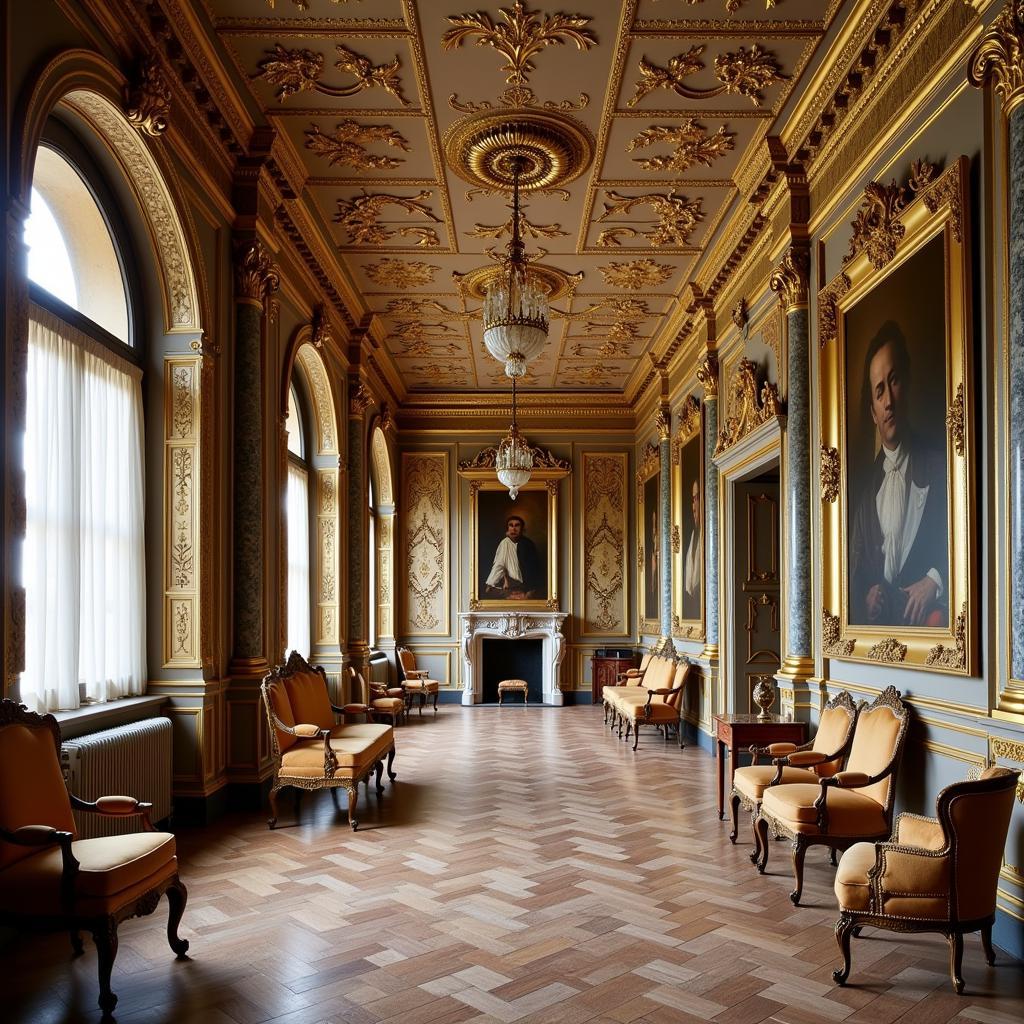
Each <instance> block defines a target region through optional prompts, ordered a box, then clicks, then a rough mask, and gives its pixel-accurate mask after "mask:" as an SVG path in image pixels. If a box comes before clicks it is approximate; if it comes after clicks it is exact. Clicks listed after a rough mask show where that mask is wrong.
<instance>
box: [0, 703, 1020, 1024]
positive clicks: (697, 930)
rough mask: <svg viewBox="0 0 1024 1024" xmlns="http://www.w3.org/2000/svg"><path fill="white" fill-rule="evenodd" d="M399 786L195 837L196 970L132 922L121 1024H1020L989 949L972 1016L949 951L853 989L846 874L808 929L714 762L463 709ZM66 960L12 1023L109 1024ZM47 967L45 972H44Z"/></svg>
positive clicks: (651, 742) (973, 947)
mask: <svg viewBox="0 0 1024 1024" xmlns="http://www.w3.org/2000/svg"><path fill="white" fill-rule="evenodd" d="M397 746H398V756H397V759H396V762H395V768H396V770H397V772H398V779H397V781H396V782H395V783H394V784H393V785H392V786H388V788H387V790H386V791H385V793H384V795H383V796H382V797H381V798H379V799H378V798H377V797H376V796H371V797H370V798H369V799H368V800H367V798H366V797H365V795H364V794H363V793H361V794H360V802H359V817H360V818H361V821H362V824H361V827H360V830H359V832H357V833H355V834H353V833H352V832H351V831H350V830H349V829H348V827H347V826H346V824H345V814H344V812H343V810H342V809H341V804H342V803H343V802H344V801H342V802H341V803H339V804H338V805H335V803H334V802H333V801H332V798H331V796H330V795H329V794H327V793H319V794H314V795H312V796H307V797H305V798H304V800H303V803H302V806H301V823H299V824H295V823H294V817H293V808H292V804H291V801H290V800H285V801H283V802H282V819H281V826H282V827H279V828H278V829H277V831H274V832H270V831H268V830H267V828H266V826H265V824H264V817H265V816H264V815H263V814H260V815H257V814H251V815H246V816H234V817H232V818H230V819H228V820H224V821H222V822H220V823H218V824H217V825H216V826H215V827H213V828H210V829H207V830H204V831H196V832H185V833H183V834H181V835H180V837H179V854H180V857H181V873H182V877H183V878H184V879H185V881H186V884H187V885H188V888H189V902H188V907H187V909H186V911H185V918H184V922H183V928H182V932H181V934H182V935H183V936H185V937H187V938H188V939H189V940H190V941H191V944H192V948H191V951H190V952H191V955H192V959H191V960H190V961H188V962H180V963H179V962H176V961H175V960H174V958H173V955H172V954H171V953H170V950H169V949H168V948H167V945H166V940H165V936H164V924H165V921H166V908H165V905H163V904H162V905H161V907H160V908H159V909H158V910H157V913H156V915H154V916H153V917H150V918H146V919H143V920H141V921H131V922H127V923H126V924H125V925H124V926H122V929H121V933H120V934H121V945H120V952H119V955H118V959H117V964H116V966H115V969H114V990H115V991H116V992H117V993H118V995H119V996H120V1003H119V1005H118V1014H117V1019H118V1020H119V1021H121V1022H122V1024H129V1022H133V1024H134V1022H140V1024H157V1022H162V1021H188V1022H211V1024H214V1022H216V1024H256V1022H261V1021H271V1020H272V1021H274V1022H276V1024H284V1022H287V1024H300V1022H316V1021H338V1022H352V1024H373V1022H377V1021H394V1022H401V1024H426V1022H430V1024H454V1022H456V1021H478V1022H481V1024H482V1022H491V1021H503V1022H511V1021H522V1022H531V1024H532V1022H538V1024H540V1022H543V1024H556V1022H565V1024H570V1022H583V1021H592V1022H595V1024H596V1022H611V1021H616V1022H628V1021H636V1022H651V1024H655V1022H656V1024H668V1022H679V1024H683V1022H689V1021H707V1020H713V1021H720V1022H723V1024H725V1022H728V1024H754V1022H757V1021H774V1022H778V1024H803V1022H818V1021H841V1020H848V1021H870V1022H874V1024H885V1022H889V1021H897V1020H898V1021H904V1022H908V1024H909V1022H927V1024H939V1022H942V1021H951V1020H957V1021H965V1022H983V1024H1019V1022H1020V1021H1021V1020H1022V1019H1024V970H1022V966H1021V964H1019V963H1014V962H1012V961H1009V960H1007V958H1006V957H1004V956H1000V958H999V962H998V965H997V966H996V967H995V968H989V967H987V966H986V965H985V963H984V959H983V957H982V952H981V947H980V942H979V940H978V938H977V936H972V937H969V938H968V940H967V948H966V952H965V957H964V976H965V978H966V981H967V993H966V995H964V996H961V997H957V996H956V995H954V994H953V992H952V989H951V987H950V984H949V979H948V975H947V973H946V971H947V955H946V944H945V941H944V940H943V939H942V938H941V937H938V936H934V937H933V936H927V937H918V938H910V939H901V938H900V937H898V936H896V935H893V934H889V933H882V932H874V933H872V932H868V933H866V934H865V936H864V937H863V938H861V939H859V940H854V945H853V953H854V959H853V975H852V979H851V980H852V982H853V984H852V985H851V986H850V987H848V988H846V989H839V988H836V987H835V986H834V985H833V983H832V979H831V970H832V968H833V967H834V966H835V964H836V950H835V940H834V938H833V934H832V926H833V923H834V920H835V917H836V911H835V904H834V899H833V896H832V891H831V881H832V875H833V869H832V868H830V867H829V865H828V862H827V855H826V854H824V853H822V852H821V851H820V850H812V851H811V852H810V853H809V854H808V859H807V872H806V873H807V884H806V887H805V900H806V903H807V906H806V907H801V908H797V909H795V908H793V907H792V905H791V904H790V902H789V898H788V894H789V891H790V889H791V877H790V873H789V857H788V846H787V845H786V844H783V843H777V844H774V845H773V848H772V857H771V861H770V863H769V865H768V871H769V874H767V875H765V876H764V877H759V876H758V875H757V874H756V873H755V872H754V870H753V869H752V868H751V866H750V863H749V861H748V859H747V855H748V853H749V852H750V844H749V840H748V838H747V836H746V834H741V843H740V844H738V845H737V846H735V847H733V846H731V845H730V844H729V842H728V839H727V831H728V827H727V825H726V824H725V823H721V822H719V821H718V819H717V814H716V808H715V797H714V792H715V784H714V780H715V763H714V760H713V758H711V757H710V756H709V755H708V754H707V753H705V752H704V751H702V750H700V749H697V748H694V747H689V746H688V747H687V749H686V750H684V751H679V750H678V748H676V747H675V746H673V745H669V746H667V747H666V746H663V745H662V742H661V740H660V739H659V738H657V735H656V734H654V733H653V732H652V733H651V734H650V735H646V734H645V735H644V736H643V738H642V740H641V745H640V750H639V751H638V752H637V753H636V754H634V753H633V752H632V750H631V749H630V748H629V747H627V746H626V744H625V743H624V742H622V741H619V740H616V739H615V738H613V737H612V736H611V735H609V734H608V732H607V731H605V730H603V728H602V725H601V710H600V708H596V707H579V708H546V709H540V708H530V709H523V708H522V707H519V706H507V707H503V708H496V707H489V708H461V707H457V706H451V705H449V706H442V708H441V710H440V711H439V712H438V714H437V717H436V719H435V718H433V717H432V716H431V715H430V712H429V711H428V712H427V715H425V716H424V717H423V719H422V720H418V719H416V718H415V717H414V719H413V721H412V723H411V724H410V725H409V726H406V727H403V728H401V729H400V730H399V731H398V735H397ZM69 953H70V951H69V949H68V944H67V940H66V938H65V937H63V936H55V937H49V938H33V939H28V940H26V941H25V942H24V943H23V944H19V945H18V946H17V947H16V948H14V949H12V950H9V951H8V952H7V953H6V954H5V955H4V956H3V967H2V975H3V978H4V981H3V997H2V998H3V1004H2V1005H0V1019H2V1020H3V1021H5V1022H6V1021H12V1020H20V1021H31V1022H33V1024H42V1022H46V1021H57V1020H79V1019H81V1020H92V1019H96V1017H97V1016H98V1011H97V1010H96V980H95V968H96V962H95V953H94V951H93V949H92V947H91V944H88V943H87V947H86V955H85V956H84V957H82V958H80V959H78V960H77V961H74V962H72V961H71V960H70V956H69ZM40 965H45V966H40Z"/></svg>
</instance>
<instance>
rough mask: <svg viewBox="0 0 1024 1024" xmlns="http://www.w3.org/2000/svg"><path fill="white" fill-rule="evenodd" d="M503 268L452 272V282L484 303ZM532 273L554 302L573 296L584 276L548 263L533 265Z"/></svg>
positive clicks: (550, 300)
mask: <svg viewBox="0 0 1024 1024" xmlns="http://www.w3.org/2000/svg"><path fill="white" fill-rule="evenodd" d="M503 272H504V271H503V269H502V267H501V266H500V265H499V264H497V263H495V264H492V265H490V266H487V267H477V268H475V269H474V270H470V271H468V272H467V273H465V274H460V273H459V272H458V271H457V270H456V271H453V272H452V280H453V281H455V283H456V284H457V285H458V287H459V290H460V291H461V292H462V294H463V296H464V297H465V298H467V299H478V300H480V301H483V300H484V298H486V296H487V289H488V288H489V287H490V286H491V283H492V282H493V281H494V280H495V279H496V278H498V277H499V276H501V274H502V273H503ZM530 273H531V274H533V275H535V276H536V277H537V278H538V280H539V281H540V282H541V283H542V284H543V285H544V286H545V287H546V288H547V290H548V301H549V302H553V301H555V300H556V299H560V298H562V296H564V295H568V296H570V297H571V296H572V293H573V292H575V290H576V286H577V285H578V284H579V283H580V281H582V280H583V275H582V274H580V273H577V274H567V273H566V272H565V271H564V270H559V269H558V267H552V266H548V265H547V264H546V263H531V264H530Z"/></svg>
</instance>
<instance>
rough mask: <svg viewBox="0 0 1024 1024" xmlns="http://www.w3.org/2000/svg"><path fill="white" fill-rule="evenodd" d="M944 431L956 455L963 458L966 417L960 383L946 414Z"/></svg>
mask: <svg viewBox="0 0 1024 1024" xmlns="http://www.w3.org/2000/svg"><path fill="white" fill-rule="evenodd" d="M946 429H947V430H948V431H949V439H950V441H952V442H953V449H954V450H955V451H956V453H957V455H960V456H963V455H964V453H965V452H966V450H967V439H966V415H965V411H964V385H963V382H962V381H961V382H960V383H959V384H957V386H956V396H955V397H954V398H953V402H952V404H951V405H950V407H949V412H947V413H946Z"/></svg>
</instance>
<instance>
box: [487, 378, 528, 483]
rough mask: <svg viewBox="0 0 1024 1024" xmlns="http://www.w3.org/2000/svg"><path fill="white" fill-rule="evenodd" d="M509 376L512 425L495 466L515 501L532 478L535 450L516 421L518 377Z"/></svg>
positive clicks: (501, 446) (500, 448)
mask: <svg viewBox="0 0 1024 1024" xmlns="http://www.w3.org/2000/svg"><path fill="white" fill-rule="evenodd" d="M509 376H510V377H511V378H512V426H510V427H509V428H508V433H507V434H506V435H505V436H504V437H503V438H502V439H501V443H500V444H499V445H498V452H497V455H496V456H495V459H494V466H495V468H496V469H497V471H498V479H499V480H500V481H501V482H502V483H503V484H504V485H505V486H506V487H507V488H508V496H509V497H510V498H511V499H512V500H513V501H515V500H516V498H517V497H518V496H519V488H520V487H523V486H524V485H525V484H526V483H527V481H528V480H529V479H530V471H531V470H532V469H533V452H531V451H530V445H529V443H528V442H527V440H526V438H525V437H522V436H521V435H520V433H519V426H518V424H517V423H516V377H515V374H509Z"/></svg>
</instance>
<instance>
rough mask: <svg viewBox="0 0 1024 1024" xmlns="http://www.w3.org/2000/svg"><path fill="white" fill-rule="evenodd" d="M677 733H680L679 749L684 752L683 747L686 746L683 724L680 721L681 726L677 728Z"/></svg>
mask: <svg viewBox="0 0 1024 1024" xmlns="http://www.w3.org/2000/svg"><path fill="white" fill-rule="evenodd" d="M676 731H677V732H678V733H679V749H680V750H682V749H683V746H684V744H683V723H682V720H680V722H679V725H677V726H676Z"/></svg>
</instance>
